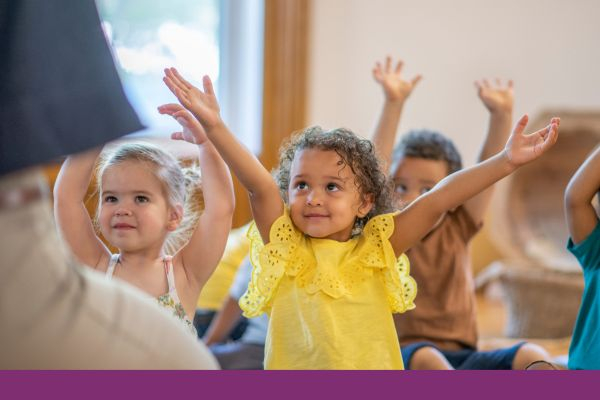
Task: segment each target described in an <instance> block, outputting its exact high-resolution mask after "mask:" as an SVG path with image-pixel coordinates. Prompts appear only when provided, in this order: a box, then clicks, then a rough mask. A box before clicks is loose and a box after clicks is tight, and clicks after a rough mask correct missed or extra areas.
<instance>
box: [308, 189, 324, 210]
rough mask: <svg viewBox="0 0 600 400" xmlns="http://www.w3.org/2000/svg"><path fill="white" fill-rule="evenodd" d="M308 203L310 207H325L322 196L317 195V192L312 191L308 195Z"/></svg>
mask: <svg viewBox="0 0 600 400" xmlns="http://www.w3.org/2000/svg"><path fill="white" fill-rule="evenodd" d="M306 202H307V203H308V205H309V206H320V205H323V201H322V200H321V196H320V195H319V193H317V191H316V190H313V191H311V192H310V193H309V194H308V197H307V199H306Z"/></svg>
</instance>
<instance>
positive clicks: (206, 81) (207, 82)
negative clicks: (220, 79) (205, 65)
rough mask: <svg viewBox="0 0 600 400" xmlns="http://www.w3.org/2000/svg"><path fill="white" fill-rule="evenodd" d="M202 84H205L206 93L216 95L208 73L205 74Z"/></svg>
mask: <svg viewBox="0 0 600 400" xmlns="http://www.w3.org/2000/svg"><path fill="white" fill-rule="evenodd" d="M202 85H203V86H204V93H206V94H209V95H211V96H214V95H215V90H214V88H213V84H212V81H211V80H210V77H209V76H208V75H204V76H203V77H202Z"/></svg>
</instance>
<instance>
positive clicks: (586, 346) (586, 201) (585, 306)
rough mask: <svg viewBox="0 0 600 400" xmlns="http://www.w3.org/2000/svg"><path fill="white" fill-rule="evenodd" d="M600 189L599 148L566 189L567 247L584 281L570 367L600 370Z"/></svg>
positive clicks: (571, 349)
mask: <svg viewBox="0 0 600 400" xmlns="http://www.w3.org/2000/svg"><path fill="white" fill-rule="evenodd" d="M599 189H600V147H598V148H597V149H596V150H595V151H594V152H593V153H592V155H591V156H590V157H588V159H587V160H586V161H585V162H584V163H583V165H582V166H581V167H580V168H579V170H577V172H576V173H575V175H574V176H573V178H571V181H570V182H569V185H568V186H567V190H566V192H565V213H566V216H567V223H568V225H569V232H570V234H571V238H570V239H569V243H568V245H567V248H568V249H569V250H570V251H571V252H572V253H573V254H574V255H575V257H577V260H578V261H579V263H580V264H581V267H582V268H583V279H584V281H585V288H584V290H583V299H582V301H581V308H580V309H579V315H578V316H577V321H576V322H575V329H574V330H573V338H572V340H571V347H570V348H569V363H568V366H569V369H598V370H600V295H599V293H598V286H599V285H600V224H599V223H598V215H597V214H596V210H595V209H594V207H593V206H592V199H593V198H594V195H596V193H598V190H599ZM599 196H600V195H599Z"/></svg>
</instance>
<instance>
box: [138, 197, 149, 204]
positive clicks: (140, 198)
mask: <svg viewBox="0 0 600 400" xmlns="http://www.w3.org/2000/svg"><path fill="white" fill-rule="evenodd" d="M135 201H136V202H137V203H147V202H149V201H150V199H149V198H148V197H146V196H135Z"/></svg>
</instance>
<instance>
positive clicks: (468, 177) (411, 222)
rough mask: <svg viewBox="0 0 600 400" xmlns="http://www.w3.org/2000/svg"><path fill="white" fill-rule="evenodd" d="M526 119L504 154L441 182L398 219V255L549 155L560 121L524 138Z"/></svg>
mask: <svg viewBox="0 0 600 400" xmlns="http://www.w3.org/2000/svg"><path fill="white" fill-rule="evenodd" d="M527 120H528V118H527V116H526V115H525V116H523V117H521V119H520V120H519V122H518V123H517V126H516V127H515V129H514V131H513V133H512V135H511V136H510V138H509V139H508V142H507V143H506V147H505V148H504V150H503V151H501V152H500V153H498V154H496V155H495V156H492V157H490V158H488V159H487V160H485V161H483V162H481V163H479V164H477V165H475V166H473V167H470V168H466V169H464V170H462V171H458V172H455V173H453V174H451V175H449V176H447V177H446V178H444V179H442V180H441V181H440V182H439V183H438V184H437V185H436V186H435V187H434V188H433V189H432V190H430V191H429V192H427V193H425V194H424V195H422V196H420V197H419V198H418V199H417V200H415V201H414V202H413V203H412V204H411V205H410V206H409V207H407V208H406V209H404V210H403V211H402V212H401V213H400V214H398V215H396V217H395V230H394V233H393V234H392V237H391V238H390V241H391V243H392V246H393V247H394V251H395V253H396V255H400V254H402V253H403V252H405V251H406V250H407V249H409V248H410V247H412V246H413V245H414V244H415V243H416V242H418V241H419V240H420V239H421V238H422V237H423V236H425V235H426V234H427V232H429V231H430V230H431V228H432V227H433V226H434V224H435V223H436V222H437V220H438V219H439V218H440V217H441V216H442V214H443V213H444V212H446V211H448V210H450V209H452V208H455V207H458V206H459V205H461V204H463V203H464V202H465V201H467V200H468V199H469V198H471V197H473V196H475V195H476V194H478V193H480V192H481V191H482V190H485V189H486V188H488V187H489V186H490V185H492V184H493V183H495V182H497V181H498V180H500V179H502V178H504V177H505V176H507V175H509V174H510V173H512V172H513V171H514V170H515V169H516V168H518V167H520V166H522V165H524V164H527V163H529V162H531V161H533V160H535V159H536V158H538V157H539V156H541V155H542V154H543V153H544V152H546V151H547V150H548V149H549V148H550V147H551V146H552V145H553V144H554V143H556V139H557V137H558V124H559V122H560V120H559V119H558V118H552V120H551V121H550V124H549V125H548V126H547V127H546V128H544V129H540V130H539V131H537V132H534V133H532V134H530V135H524V134H523V131H524V129H525V126H526V125H527Z"/></svg>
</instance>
